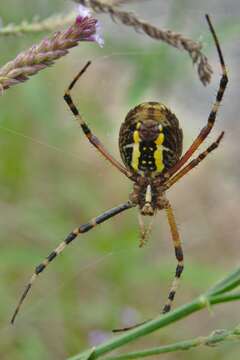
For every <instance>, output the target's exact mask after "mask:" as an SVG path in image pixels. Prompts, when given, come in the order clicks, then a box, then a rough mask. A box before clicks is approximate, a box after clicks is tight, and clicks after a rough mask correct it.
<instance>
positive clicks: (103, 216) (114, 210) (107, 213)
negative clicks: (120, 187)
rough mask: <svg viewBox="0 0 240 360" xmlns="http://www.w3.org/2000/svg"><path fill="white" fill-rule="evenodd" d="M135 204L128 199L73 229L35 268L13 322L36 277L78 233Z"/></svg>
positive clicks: (12, 321) (12, 320)
mask: <svg viewBox="0 0 240 360" xmlns="http://www.w3.org/2000/svg"><path fill="white" fill-rule="evenodd" d="M134 206H135V205H134V204H132V203H131V202H130V201H128V202H127V203H124V204H121V205H119V206H117V207H115V208H112V209H110V210H107V211H105V212H104V213H103V214H101V215H99V216H97V217H96V218H93V219H92V220H90V221H89V222H88V223H86V224H83V225H81V226H79V227H78V228H76V229H75V230H73V231H72V232H71V233H70V234H69V235H68V236H67V237H66V239H65V240H64V241H63V242H61V244H59V245H58V247H57V248H56V249H55V250H53V251H52V252H51V253H50V254H49V255H48V256H47V257H46V259H45V260H44V261H43V262H42V263H41V264H40V265H38V266H37V267H36V268H35V272H34V273H33V275H32V277H31V279H30V281H29V283H28V284H27V286H26V288H25V290H24V292H23V294H22V296H21V298H20V300H19V302H18V305H17V307H16V310H15V311H14V314H13V317H12V319H11V323H12V324H13V323H14V320H15V318H16V316H17V314H18V312H19V309H20V307H21V305H22V303H23V301H24V299H25V298H26V296H27V294H28V292H29V290H30V289H31V287H32V285H33V283H34V281H35V280H36V278H37V277H38V275H39V274H40V273H41V272H42V271H43V270H44V269H45V268H46V267H47V266H48V264H49V263H50V262H51V261H52V260H53V259H55V258H56V257H57V256H58V255H59V254H60V253H61V252H62V251H63V250H64V249H65V247H66V246H67V245H68V244H70V243H71V242H72V241H73V240H74V239H75V238H76V237H77V236H78V235H80V234H83V233H85V232H87V231H89V230H91V229H92V228H94V227H95V226H96V225H98V224H101V223H102V222H104V221H106V220H108V219H110V218H111V217H113V216H115V215H117V214H119V213H121V212H122V211H124V210H127V209H130V208H132V207H134Z"/></svg>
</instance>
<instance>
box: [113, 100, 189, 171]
mask: <svg viewBox="0 0 240 360" xmlns="http://www.w3.org/2000/svg"><path fill="white" fill-rule="evenodd" d="M119 148H120V153H121V157H122V160H123V162H124V164H125V165H126V167H127V168H128V169H130V170H133V171H135V172H138V173H140V174H142V173H144V174H151V175H153V176H155V175H158V174H160V173H162V172H163V171H164V170H167V169H169V168H171V167H172V166H173V165H174V164H175V163H176V162H177V161H178V160H179V158H180V156H181V153H182V130H181V129H180V127H179V122H178V120H177V118H176V116H175V115H174V114H173V113H172V112H171V111H170V110H169V109H168V108H167V107H166V106H165V105H163V104H161V103H157V102H147V103H142V104H140V105H138V106H136V107H135V108H134V109H132V110H130V111H129V113H128V114H127V116H126V119H125V121H124V123H123V124H122V126H121V129H120V134H119Z"/></svg>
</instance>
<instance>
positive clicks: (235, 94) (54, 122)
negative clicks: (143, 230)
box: [0, 0, 240, 360]
mask: <svg viewBox="0 0 240 360" xmlns="http://www.w3.org/2000/svg"><path fill="white" fill-rule="evenodd" d="M73 7H74V4H73V3H72V2H70V1H69V2H67V1H57V0H52V1H46V0H41V1H35V2H33V1H23V0H20V1H19V0H18V1H17V0H9V1H8V2H1V3H0V16H1V19H2V23H3V24H8V23H9V22H15V23H19V22H21V21H22V20H23V19H26V20H31V19H32V18H33V17H34V16H36V15H37V16H39V17H40V18H44V17H47V16H50V15H52V14H54V13H60V12H65V13H66V12H67V11H71V10H72V9H73ZM125 8H126V9H131V10H134V11H136V12H137V13H138V14H140V15H141V17H143V18H145V19H146V20H149V21H150V22H151V23H153V24H155V25H157V26H159V27H163V28H171V29H173V30H174V29H175V30H177V31H180V32H182V33H184V34H186V35H188V36H190V37H192V38H193V39H196V40H202V41H203V44H204V52H205V53H206V54H207V56H208V57H209V60H210V63H211V64H212V66H213V69H214V75H213V80H212V82H211V84H210V85H209V86H208V87H207V88H204V87H203V86H202V84H201V83H200V81H199V79H198V77H197V73H196V69H195V68H194V67H193V66H192V64H191V60H190V58H189V56H188V54H186V53H184V52H180V51H177V50H176V49H172V48H170V47H169V46H167V45H164V44H161V43H159V42H156V41H153V40H151V39H149V38H147V37H146V36H144V35H141V34H137V33H135V32H134V31H133V29H131V28H126V27H124V26H122V25H120V24H114V23H113V22H112V21H111V20H110V19H109V17H108V16H106V15H99V16H98V18H99V19H100V21H101V25H102V31H103V34H104V38H105V47H104V48H103V49H100V48H98V46H97V45H96V44H94V43H81V44H80V45H79V46H78V47H77V48H75V49H73V50H72V51H71V52H70V54H69V55H68V56H66V57H64V58H63V59H61V60H60V61H58V62H57V63H56V64H55V65H54V66H53V67H52V68H48V69H47V70H44V71H42V72H40V73H39V74H38V75H37V76H34V77H32V78H31V79H30V80H29V81H27V82H26V83H25V84H23V85H18V86H15V87H13V88H11V89H9V90H7V91H6V92H5V93H4V94H3V96H2V97H1V98H0V102H1V105H0V106H1V116H0V137H1V140H0V154H1V161H0V194H1V196H0V199H1V200H0V207H1V208H0V210H1V216H0V229H1V251H0V272H1V280H0V294H1V295H0V358H1V360H9V359H11V360H27V359H34V360H38V359H41V360H42V359H51V360H55V359H58V360H59V359H65V358H66V357H68V356H70V355H73V354H75V353H77V352H79V351H80V350H82V349H84V348H86V347H88V346H90V345H94V344H96V343H98V342H99V341H102V340H103V339H105V338H107V337H111V336H112V334H111V329H112V328H115V327H118V326H121V325H127V324H128V321H129V322H130V323H135V322H136V321H142V320H145V319H146V318H149V317H152V316H154V315H156V314H157V313H158V312H159V311H160V309H161V307H162V305H163V304H164V302H165V300H166V297H167V293H168V290H169V287H170V284H171V281H172V277H173V274H174V271H175V265H176V262H175V258H174V252H173V249H172V243H171V238H170V233H169V228H168V224H167V222H166V218H165V214H164V213H163V212H162V213H159V214H158V216H157V218H156V220H155V224H154V229H153V233H152V236H151V239H150V240H149V242H148V244H147V246H145V248H143V249H139V248H138V231H139V230H138V224H137V211H136V209H133V210H130V211H128V212H126V213H124V214H122V215H119V216H118V217H115V218H114V219H112V220H111V221H109V222H107V223H105V224H103V225H101V226H99V227H98V228H96V229H94V230H93V231H92V232H89V233H88V234H86V235H84V236H82V237H79V239H78V240H76V242H75V243H73V244H72V246H70V247H68V249H67V250H66V251H65V252H64V253H63V254H62V255H61V256H60V257H59V258H57V260H56V261H55V262H54V263H52V264H51V265H50V266H49V268H48V269H47V270H46V271H45V272H44V274H43V275H42V276H40V277H39V279H38V281H37V282H36V283H35V284H34V285H35V286H34V288H33V290H32V292H31V293H30V296H29V297H28V298H27V300H26V302H25V304H24V306H23V308H22V311H21V313H20V315H19V317H18V319H17V322H16V325H15V326H14V327H12V326H10V325H9V321H10V317H11V315H12V312H13V310H14V307H15V305H16V303H17V301H18V299H19V296H20V294H21V292H22V290H23V287H24V285H25V283H26V282H27V281H28V279H29V277H30V276H31V274H32V271H33V270H34V267H35V266H36V265H37V264H38V263H39V262H41V261H42V259H43V258H44V257H45V256H46V255H47V254H48V253H49V252H50V251H51V250H52V249H53V248H55V247H56V246H57V245H58V244H59V243H60V242H61V241H62V240H63V239H64V237H65V236H66V235H67V234H68V233H69V232H70V231H71V230H72V229H73V228H75V227H76V226H77V225H79V224H81V223H84V222H86V221H87V220H89V219H90V218H91V217H93V216H95V215H98V214H100V213H101V212H102V211H104V210H106V209H108V208H111V207H113V206H116V205H117V204H119V203H121V202H124V201H125V200H127V199H128V194H129V192H130V191H131V188H132V185H131V183H130V182H129V181H128V180H127V179H125V178H124V177H123V176H122V175H121V174H120V173H118V172H117V171H116V170H115V169H114V168H112V167H111V166H110V165H109V164H108V163H107V162H106V161H105V160H103V159H102V158H101V157H100V156H99V154H98V153H97V152H96V151H95V150H94V149H93V148H92V147H91V145H89V144H88V142H87V140H86V139H85V137H84V136H83V134H82V132H81V131H80V129H79V128H78V125H77V124H76V122H75V121H74V119H73V117H72V115H71V113H70V111H69V109H68V108H67V106H66V104H65V103H64V101H63V99H62V96H63V93H64V90H65V88H66V86H67V85H68V84H69V82H70V81H71V80H72V78H73V76H74V75H75V74H76V72H78V71H79V70H80V69H81V67H82V66H83V65H84V64H85V63H86V61H87V60H89V59H91V60H93V64H92V66H91V67H90V68H89V70H88V72H87V73H86V74H85V75H84V77H83V78H82V79H81V81H80V82H79V83H78V85H77V86H76V88H75V90H74V92H73V97H74V100H75V101H76V103H77V104H78V106H79V107H80V109H81V111H82V113H83V114H84V116H85V118H86V120H87V121H88V124H89V125H90V127H91V128H92V131H93V132H94V133H95V134H97V135H98V136H99V138H100V139H101V140H102V142H103V143H104V144H105V146H106V147H107V148H108V149H109V150H110V152H111V153H112V154H113V155H114V156H116V157H117V158H118V159H119V153H118V131H119V127H120V124H121V122H122V121H123V119H124V117H125V115H126V113H127V112H128V111H129V109H130V108H131V107H133V106H135V105H137V104H138V103H141V102H144V101H148V100H151V101H161V102H163V103H165V104H166V105H167V106H169V107H170V108H171V109H172V110H173V111H174V112H175V113H176V115H177V117H178V118H179V120H180V123H181V125H182V128H183V131H184V135H185V137H184V148H185V149H186V148H187V147H188V146H189V145H190V143H191V141H192V140H193V138H194V137H195V136H196V135H197V133H198V131H199V129H200V128H201V127H202V126H203V125H205V123H206V119H207V116H208V113H209V111H210V107H211V105H212V104H213V100H214V96H215V94H216V91H217V87H218V83H219V77H220V67H219V63H218V59H217V56H216V50H215V48H214V45H213V42H212V39H211V36H210V34H209V31H208V28H207V25H206V22H205V20H204V13H206V12H208V13H210V14H211V15H212V20H213V23H214V25H215V27H216V30H217V33H218V36H219V38H220V42H221V45H222V49H223V52H224V56H225V61H226V63H227V65H228V69H229V77H230V83H229V87H228V89H227V92H226V95H225V97H224V101H223V105H222V106H221V108H220V112H219V116H218V118H217V122H216V126H215V128H214V130H213V132H212V134H211V135H210V136H209V138H208V142H207V143H208V144H209V143H210V142H211V141H213V140H214V139H215V138H216V137H217V136H218V134H219V133H220V131H222V130H225V132H226V136H225V139H224V141H223V142H222V144H221V146H220V147H219V149H218V150H217V151H216V152H214V153H213V154H212V155H210V156H209V157H208V159H207V160H206V161H204V163H202V164H201V165H200V166H199V167H198V168H197V169H195V170H194V171H193V172H192V173H191V174H190V175H188V176H186V177H185V178H184V179H183V180H182V181H180V182H179V183H178V184H177V185H176V186H174V187H173V188H172V189H171V191H169V194H168V197H169V200H170V201H171V203H172V205H173V208H174V210H175V214H176V218H177V223H178V225H179V230H180V232H181V237H182V240H183V245H184V250H185V264H186V267H185V272H184V274H183V278H182V282H181V286H180V289H179V291H178V293H177V297H176V302H175V306H178V305H181V304H183V303H184V302H187V301H190V300H191V299H192V298H193V297H195V296H197V295H199V294H200V293H201V292H202V291H204V290H206V289H207V288H208V286H210V285H211V284H212V283H213V282H215V281H216V280H218V279H220V278H221V277H222V276H223V275H224V274H226V273H228V272H229V271H230V270H232V269H233V268H235V267H236V266H237V265H238V264H239V250H240V241H239V235H240V234H239V232H240V228H239V210H240V207H239V201H240V193H239V175H240V173H239V159H240V157H239V136H240V125H239V124H240V122H239V106H238V101H239V83H240V72H239V58H240V50H239V49H240V38H239V30H240V25H239V14H240V12H239V10H240V4H239V1H227V0H219V1H217V2H216V1H215V2H209V1H206V0H203V1H202V2H201V4H200V3H199V2H198V1H190V0H182V1H181V2H180V1H177V0H174V1H168V2H165V1H157V0H146V1H136V2H135V3H132V4H131V6H126V7H125ZM46 35H48V34H38V35H24V36H21V37H7V38H3V37H1V38H0V48H1V64H2V65H3V64H5V62H7V61H9V60H12V59H13V58H14V57H15V56H16V55H17V54H18V53H19V52H20V51H22V50H24V49H27V48H28V47H29V46H31V45H32V44H33V43H37V42H39V41H40V40H41V39H42V37H43V36H46ZM206 146H207V145H206V143H205V144H204V145H203V146H202V149H203V148H205V147H206ZM238 315H239V304H237V303H235V304H231V305H224V306H218V307H215V308H214V309H213V310H212V311H210V312H209V311H207V310H204V311H202V312H201V313H199V314H196V315H193V316H192V317H190V318H188V319H185V320H184V321H182V322H179V323H176V324H175V325H172V326H171V327H169V328H166V329H164V330H161V331H159V332H157V333H155V334H154V335H151V336H150V337H148V338H145V339H142V340H140V341H138V342H136V343H134V344H132V345H129V346H128V349H131V350H133V349H134V350H137V349H142V348H143V347H144V346H151V345H156V346H157V345H163V344H167V343H170V342H174V341H178V340H182V339H187V338H189V337H192V336H198V335H207V334H208V333H210V332H211V331H212V330H214V329H217V328H231V327H233V326H235V325H237V322H239V318H238ZM155 358H157V357H155ZM159 358H160V356H159ZM161 358H164V359H170V360H173V359H178V360H183V359H187V360H188V359H193V358H194V359H196V360H198V359H206V358H208V359H218V360H219V359H220V360H223V359H224V360H225V359H231V360H235V359H239V345H238V344H232V343H231V344H225V345H223V346H219V347H216V348H211V349H207V348H198V349H194V350H191V351H188V352H183V353H177V354H170V355H163V356H162V357H161Z"/></svg>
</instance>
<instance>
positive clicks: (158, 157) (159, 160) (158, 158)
mask: <svg viewBox="0 0 240 360" xmlns="http://www.w3.org/2000/svg"><path fill="white" fill-rule="evenodd" d="M163 141H164V134H163V133H160V134H159V136H158V138H157V139H156V140H155V144H156V145H157V149H156V150H155V151H154V154H153V156H154V159H155V165H156V171H159V172H161V171H162V170H163V169H164V164H163V146H162V143H163Z"/></svg>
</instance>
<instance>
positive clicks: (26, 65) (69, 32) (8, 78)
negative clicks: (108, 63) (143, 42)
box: [0, 9, 103, 91]
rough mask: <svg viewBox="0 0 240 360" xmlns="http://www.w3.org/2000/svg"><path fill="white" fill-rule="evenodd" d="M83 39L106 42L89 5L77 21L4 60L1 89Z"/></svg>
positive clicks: (30, 73)
mask: <svg viewBox="0 0 240 360" xmlns="http://www.w3.org/2000/svg"><path fill="white" fill-rule="evenodd" d="M80 41H95V42H97V43H98V44H99V45H100V46H102V45H103V39H102V37H101V35H100V34H99V24H98V20H96V19H94V18H93V17H92V16H91V15H90V13H89V10H87V9H82V10H81V14H80V15H78V16H77V18H76V20H75V22H74V23H73V24H72V25H70V26H69V27H68V28H67V29H66V30H63V31H57V32H56V33H54V34H53V35H52V36H50V37H48V38H45V39H43V40H42V41H41V42H40V43H39V44H36V45H33V46H32V47H31V48H30V49H28V50H26V51H23V52H21V53H20V54H19V55H18V56H17V57H16V58H15V59H14V60H12V61H9V62H8V63H7V64H5V65H4V66H3V67H2V68H1V69H0V90H1V91H2V90H3V89H7V88H9V87H11V86H13V85H16V84H19V83H21V82H23V81H26V80H27V79H28V77H29V76H32V75H34V74H36V73H37V72H38V71H40V70H43V69H44V68H46V67H48V66H50V65H52V64H53V63H54V61H55V60H57V59H59V58H60V57H62V56H65V55H66V54H67V53H68V51H69V50H70V49H71V48H73V47H75V46H77V45H78V43H79V42H80Z"/></svg>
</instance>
